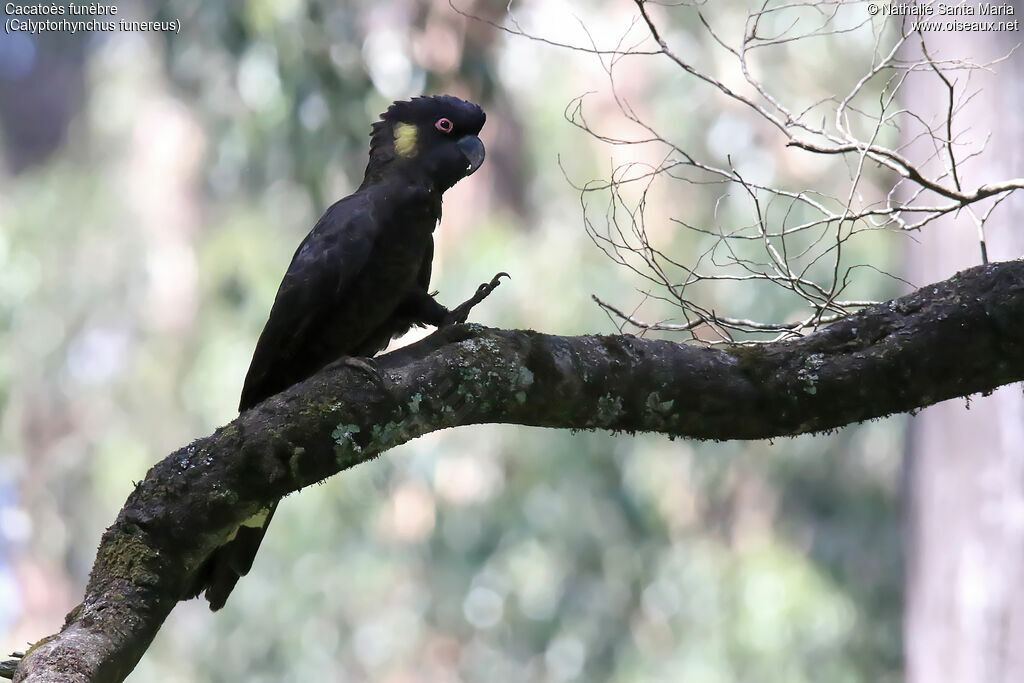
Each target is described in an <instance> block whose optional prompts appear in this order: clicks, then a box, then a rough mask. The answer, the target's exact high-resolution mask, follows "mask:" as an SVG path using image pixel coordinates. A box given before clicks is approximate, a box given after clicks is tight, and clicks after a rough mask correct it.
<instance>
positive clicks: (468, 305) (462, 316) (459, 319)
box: [441, 272, 512, 327]
mask: <svg viewBox="0 0 1024 683" xmlns="http://www.w3.org/2000/svg"><path fill="white" fill-rule="evenodd" d="M503 277H507V278H509V279H511V278H512V276H511V275H509V274H508V273H506V272H501V273H498V274H497V275H495V276H494V277H492V278H491V281H490V282H484V283H483V284H481V285H480V286H479V287H477V288H476V293H475V294H473V296H472V297H471V298H470V299H469V300H468V301H464V302H463V303H462V304H460V305H459V306H457V307H455V308H453V309H452V310H451V311H449V313H448V315H447V316H446V317H445V320H444V321H443V322H442V323H441V326H442V327H446V326H448V325H456V324H459V323H464V322H466V319H467V318H468V317H469V312H470V311H471V310H472V309H473V307H474V306H476V305H477V304H478V303H480V302H481V301H483V300H484V299H486V298H487V297H488V296H489V295H490V293H491V292H493V291H494V289H495V288H496V287H497V286H498V285H500V284H501V278H503Z"/></svg>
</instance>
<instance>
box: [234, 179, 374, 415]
mask: <svg viewBox="0 0 1024 683" xmlns="http://www.w3.org/2000/svg"><path fill="white" fill-rule="evenodd" d="M376 227H377V223H376V221H375V217H374V215H373V212H372V210H371V207H370V204H369V202H366V201H360V197H359V196H358V195H353V196H351V197H347V198H346V199H343V200H341V201H339V202H337V203H336V204H334V205H333V206H331V208H329V209H328V210H327V211H326V212H325V213H324V215H323V217H322V218H321V219H320V220H319V221H318V222H317V224H316V226H314V227H313V230H311V231H310V233H309V234H308V235H307V236H306V238H305V239H304V240H303V241H302V244H300V245H299V248H298V249H297V250H296V251H295V255H294V256H293V257H292V262H291V264H290V265H289V266H288V271H287V272H286V273H285V276H284V279H283V280H282V281H281V287H280V288H279V289H278V291H277V297H276V298H275V299H274V305H273V307H272V308H271V310H270V316H269V318H268V320H267V324H266V326H265V327H264V328H263V332H262V333H261V334H260V338H259V341H258V342H256V350H255V351H254V352H253V356H252V363H251V364H250V365H249V372H248V373H247V374H246V377H245V384H244V385H243V387H242V397H241V401H240V404H239V411H242V410H246V409H248V408H251V407H252V406H254V405H256V404H257V403H260V402H261V401H263V400H264V399H266V398H268V397H269V396H272V395H274V394H276V393H278V392H280V391H283V390H284V389H286V388H288V387H289V386H291V385H292V384H294V383H296V382H299V381H301V380H303V379H305V377H306V375H307V374H308V373H309V372H311V370H310V369H309V368H308V362H309V359H308V358H306V357H303V354H304V353H307V352H308V348H309V342H310V336H311V335H314V334H316V333H317V332H318V331H319V330H321V329H323V327H324V325H325V324H326V321H327V320H329V318H330V316H331V314H332V312H333V311H335V310H337V305H338V301H339V299H340V298H341V297H342V296H343V294H344V292H345V290H346V289H347V287H348V285H349V284H350V283H351V282H352V280H353V279H354V278H355V277H356V276H357V275H358V274H359V272H360V271H361V270H362V269H363V267H364V266H365V265H366V263H367V261H368V259H369V256H370V252H371V251H372V249H373V245H374V241H375V239H376V236H377V230H376ZM316 369H318V368H312V370H314V371H315V370H316Z"/></svg>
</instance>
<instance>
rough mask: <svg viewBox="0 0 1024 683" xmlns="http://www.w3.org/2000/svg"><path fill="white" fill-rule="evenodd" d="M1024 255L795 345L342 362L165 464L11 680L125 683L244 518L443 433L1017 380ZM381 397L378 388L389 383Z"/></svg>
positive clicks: (474, 329)
mask: <svg viewBox="0 0 1024 683" xmlns="http://www.w3.org/2000/svg"><path fill="white" fill-rule="evenodd" d="M1022 321H1024V262H1020V261H1014V262H1009V263H1002V264H995V265H989V266H984V267H978V268H974V269H972V270H968V271H965V272H963V273H960V274H959V275H957V276H956V277H954V278H952V279H950V280H947V281H944V282H941V283H937V284H935V285H929V286H927V287H924V288H923V289H921V290H918V291H917V292H914V293H913V294H910V295H908V296H905V297H903V298H901V299H897V300H894V301H892V302H889V303H888V304H884V305H880V306H876V307H873V308H871V309H867V310H865V311H863V312H861V313H859V314H857V315H855V316H853V317H851V318H848V319H846V320H843V321H840V322H838V323H836V324H834V325H832V326H830V327H828V328H827V329H825V330H822V331H820V332H817V333H815V334H813V335H810V336H808V337H805V338H803V339H800V340H796V341H791V342H784V343H775V344H767V345H763V346H756V347H742V348H740V347H736V348H701V347H696V346H686V345H680V344H676V343H672V342H669V341H658V340H645V339H638V338H636V337H631V336H581V337H559V336H552V335H546V334H541V333H538V332H532V331H523V330H496V329H487V328H482V327H479V326H476V325H459V326H455V327H450V328H447V329H444V330H442V331H439V332H437V333H435V334H434V335H432V336H430V337H428V338H427V339H425V340H424V341H422V342H420V343H418V344H415V345H412V346H410V347H406V348H404V349H400V350H398V351H396V352H394V353H390V354H388V355H386V356H382V357H381V358H379V359H377V365H378V367H379V369H380V372H381V375H382V377H383V379H384V382H383V383H381V382H375V381H373V378H372V377H369V376H368V374H367V373H366V371H365V370H360V369H358V368H355V367H353V366H351V365H346V364H344V363H336V364H334V365H332V366H330V367H328V368H326V369H325V370H323V371H322V372H320V373H319V374H318V375H316V376H315V377H312V378H311V379H309V380H308V381H306V382H303V383H302V384H299V385H297V386H295V387H292V388H291V389H289V390H288V391H286V392H284V393H283V394H281V395H279V396H276V397H274V398H272V399H270V400H268V401H266V402H265V403H263V404H262V405H260V406H258V407H257V408H255V409H253V410H251V411H248V412H246V413H244V414H242V415H240V416H239V417H238V418H237V419H235V420H234V421H232V422H231V423H230V424H228V425H226V426H224V427H222V428H220V429H218V430H217V431H216V432H214V433H213V434H212V435H210V436H207V437H205V438H202V439H199V440H197V441H195V442H194V443H192V444H190V445H188V446H185V447H184V448H182V449H180V450H178V451H177V452H175V453H172V454H171V455H169V456H167V457H166V458H165V459H164V460H162V461H161V462H159V463H158V464H156V465H155V466H154V467H153V468H152V469H151V470H150V471H149V473H148V474H147V476H146V478H145V480H144V481H142V482H141V483H140V484H138V486H137V487H136V489H135V491H134V492H133V493H132V494H131V495H130V496H129V497H128V500H127V502H126V503H125V505H124V508H123V509H122V510H121V512H120V514H119V515H118V517H117V519H116V520H115V521H114V524H113V525H112V526H111V527H110V528H109V529H108V530H107V531H106V533H104V535H103V538H102V541H101V543H100V547H99V550H98V551H97V556H96V562H95V565H94V566H93V570H92V574H91V576H90V578H89V582H88V585H87V586H86V590H85V597H84V599H83V601H82V603H81V604H80V605H79V606H78V607H76V608H75V609H74V610H72V611H71V613H70V614H68V616H67V620H66V622H65V625H64V627H63V628H62V630H61V631H60V632H59V633H57V634H55V635H53V636H50V637H49V638H47V639H44V640H43V641H40V642H39V643H38V644H37V645H36V646H35V647H33V648H32V649H31V650H30V651H29V652H28V653H27V654H26V655H25V656H24V657H23V658H22V659H21V661H20V663H18V665H17V671H16V673H15V675H14V680H16V681H30V682H32V683H40V682H43V681H61V682H62V683H66V682H72V683H74V682H85V681H103V682H108V681H122V680H123V679H124V678H125V677H126V676H127V675H128V673H129V672H130V671H131V670H132V669H133V668H134V666H135V665H136V663H137V662H138V661H139V659H140V658H141V657H142V655H143V653H144V652H145V651H146V649H147V647H148V646H149V643H150V642H151V641H152V639H153V637H154V636H155V635H156V633H157V631H158V630H159V628H160V626H161V624H162V623H163V621H164V619H165V618H166V617H167V615H168V614H169V613H170V611H171V609H172V608H173V607H174V605H175V604H176V603H177V602H178V600H179V596H181V595H182V592H183V591H184V589H185V586H186V585H187V584H188V578H189V572H190V571H192V570H193V569H194V568H195V567H196V566H197V565H198V563H199V562H200V560H201V559H202V558H203V557H204V556H205V555H206V554H207V553H208V552H210V551H211V550H212V549H213V548H214V547H216V546H217V545H219V544H220V543H222V542H223V540H224V539H225V537H227V536H228V535H229V534H231V533H232V531H233V530H234V529H235V528H236V527H237V525H238V524H239V523H241V522H242V521H243V520H245V519H247V518H248V517H250V516H251V515H253V514H254V513H256V512H257V511H258V510H259V509H261V508H262V507H264V506H266V505H267V504H269V503H270V502H272V501H274V500H277V499H278V498H280V497H282V496H284V495H286V494H288V493H291V492H293V491H297V490H298V489H301V488H302V487H304V486H308V485H309V484H312V483H314V482H317V481H320V480H322V479H324V478H326V477H329V476H331V475H333V474H337V473H338V472H340V471H341V470H344V469H347V468H349V467H352V466H353V465H356V464H359V463H361V462H364V461H366V460H369V459H371V458H374V457H376V456H377V455H379V454H380V453H382V452H383V451H385V450H387V449H389V448H391V447H393V446H396V445H399V444H401V443H404V442H406V441H409V440H410V439H413V438H415V437H417V436H420V435H422V434H425V433H427V432H431V431H434V430H437V429H442V428H445V427H455V426H459V425H468V424H478V423H487V422H500V423H515V424H523V425H535V426H544V427H557V428H569V429H608V430H615V431H627V432H635V431H650V432H659V433H662V434H666V435H669V436H675V437H688V438H696V439H757V438H766V437H775V436H789V435H794V434H801V433H805V432H814V431H821V430H827V429H832V428H835V427H839V426H841V425H845V424H850V423H854V422H859V421H862V420H866V419H870V418H875V417H881V416H883V415H889V414H892V413H899V412H906V411H911V410H914V409H917V408H921V407H923V406H927V405H929V404H932V403H936V402H938V401H942V400H944V399H948V398H952V397H955V396H964V395H967V394H971V393H974V392H979V391H980V392H985V391H991V390H992V389H995V388H996V387H999V386H1001V385H1004V384H1007V383H1010V382H1014V381H1018V380H1021V379H1022V378H1024V323H1022ZM385 387H386V391H385Z"/></svg>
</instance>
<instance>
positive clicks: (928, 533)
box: [904, 0, 1024, 683]
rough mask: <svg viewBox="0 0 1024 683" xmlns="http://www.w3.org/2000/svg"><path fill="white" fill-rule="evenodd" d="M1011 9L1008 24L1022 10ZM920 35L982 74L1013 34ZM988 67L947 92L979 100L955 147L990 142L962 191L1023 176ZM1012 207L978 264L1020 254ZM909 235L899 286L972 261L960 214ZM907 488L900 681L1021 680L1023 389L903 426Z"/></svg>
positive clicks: (977, 256) (926, 76)
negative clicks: (913, 238)
mask: <svg viewBox="0 0 1024 683" xmlns="http://www.w3.org/2000/svg"><path fill="white" fill-rule="evenodd" d="M1014 4H1015V9H1016V16H1020V14H1021V13H1022V12H1024V1H1022V0H1017V2H1015V3H1014ZM926 37H927V39H928V44H929V51H930V52H932V56H937V57H946V56H948V57H954V56H959V57H962V58H965V59H968V60H970V61H974V62H976V63H985V62H988V61H990V60H992V59H995V58H997V57H999V56H1001V55H1003V54H1006V53H1007V52H1009V51H1010V50H1011V49H1012V48H1013V47H1014V45H1015V44H1016V43H1017V42H1018V41H1019V39H1020V34H1018V33H1012V32H1003V33H931V34H927V36H926ZM908 56H913V55H908ZM993 69H994V71H995V73H992V72H981V71H979V72H975V73H974V74H973V75H972V77H971V80H970V82H969V83H968V82H966V79H965V78H964V75H963V74H961V76H960V78H959V81H957V82H955V88H956V90H957V94H958V97H960V96H963V95H964V93H970V92H972V91H974V90H978V94H977V96H976V97H975V98H974V99H973V100H972V101H971V102H970V103H969V104H968V105H967V106H966V107H965V108H964V109H963V110H962V111H961V112H960V113H959V114H958V116H957V118H956V119H955V123H956V124H957V125H955V127H954V131H953V133H954V137H956V135H957V134H958V133H961V132H964V131H966V132H965V133H964V137H963V140H964V141H967V140H970V149H977V147H978V146H979V145H980V144H981V143H983V142H984V135H985V132H986V131H991V132H992V139H991V143H990V144H989V145H988V147H987V149H986V150H985V152H984V154H982V155H981V156H979V157H977V158H975V159H972V160H970V161H969V162H967V163H966V164H964V166H962V167H961V177H965V176H966V177H970V178H972V181H971V182H972V183H976V182H984V181H987V180H993V179H997V178H1010V177H1019V176H1021V175H1024V173H1022V166H1024V164H1022V162H1024V121H1022V120H1021V117H1020V112H1021V110H1022V104H1024V102H1022V100H1024V80H1022V79H1024V59H1022V57H1021V55H1020V54H1019V53H1017V54H1014V55H1013V56H1012V57H1011V59H1010V60H1008V61H1006V62H1003V63H1001V64H997V65H995V66H994V67H993ZM997 79H998V80H997ZM908 85H909V87H908V88H907V89H906V90H904V95H905V97H906V100H905V102H904V105H905V106H907V107H911V108H913V109H914V110H915V111H918V112H922V113H924V112H927V113H928V114H934V115H935V116H936V117H938V116H941V115H942V114H943V113H944V112H945V108H946V106H947V104H948V99H947V98H948V90H947V89H946V87H945V86H944V85H943V83H942V82H941V81H940V80H939V78H938V77H937V76H936V75H935V74H934V73H930V72H920V73H917V74H915V75H914V77H913V78H911V79H910V82H909V84H908ZM935 120H939V119H937V118H936V119H935ZM904 134H905V135H907V136H908V137H909V135H911V133H910V132H909V131H904ZM933 151H934V150H933V149H932V148H931V147H930V146H928V145H923V144H920V143H915V145H913V146H912V147H911V148H910V150H909V151H908V153H909V154H910V155H911V157H912V158H913V157H914V156H917V157H919V158H925V157H926V156H928V155H930V154H932V153H933ZM960 156H961V158H962V157H963V156H966V149H963V148H962V150H961V152H960ZM933 167H934V165H933ZM1022 206H1024V202H1022V201H1021V200H1020V198H1019V197H1016V196H1015V197H1014V198H1013V199H1011V200H1009V201H1008V202H1006V203H1005V205H1004V206H1002V207H1001V208H1000V209H998V210H997V213H996V214H995V217H994V219H993V220H992V221H991V222H990V223H989V224H988V226H987V229H986V236H987V242H988V253H989V259H990V260H992V261H999V260H1006V259H1013V258H1019V257H1020V256H1021V255H1022V254H1024V235H1022V234H1021V231H1020V229H1019V226H1014V225H1013V224H1012V223H1013V222H1014V218H1012V217H1013V216H1014V215H1018V216H1019V215H1020V210H1021V208H1022ZM916 237H917V238H918V239H919V240H920V243H918V244H910V245H908V249H907V251H908V259H907V277H908V279H909V280H910V281H911V282H914V283H924V282H931V281H932V280H935V279H941V278H942V277H948V276H949V274H951V273H953V272H956V271H957V270H959V269H962V268H965V267H968V266H971V265H976V264H978V263H980V262H981V253H980V248H979V241H978V237H977V229H976V227H975V225H974V223H973V221H972V220H971V217H970V216H969V215H967V214H961V215H959V216H956V217H954V218H953V219H952V220H944V221H941V222H940V223H938V224H935V223H933V224H932V225H931V226H929V227H928V228H927V229H926V230H925V232H924V233H923V234H920V235H918V236H916ZM965 456H967V457H965ZM906 487H907V494H908V495H907V497H906V500H907V513H908V514H907V520H908V529H907V532H908V533H907V537H908V543H907V569H906V579H905V596H906V597H905V600H906V610H905V616H904V651H905V654H906V668H907V677H906V679H907V681H908V682H909V683H926V682H927V683H994V682H996V681H1024V592H1021V591H1020V590H1019V588H1018V586H1019V584H1020V580H1021V576H1024V395H1022V393H1021V386H1020V385H1017V384H1015V385H1010V386H1005V387H1003V388H1001V389H999V390H998V391H996V392H994V393H992V394H991V395H990V396H987V397H977V398H974V399H972V400H971V401H970V402H969V403H968V402H966V401H964V400H963V399H956V400H951V401H946V402H944V403H940V404H938V405H935V406H932V407H930V408H928V409H926V410H925V411H923V412H922V413H921V414H920V415H918V416H917V417H916V418H915V419H913V420H912V421H911V423H910V432H909V440H908V447H907V457H906Z"/></svg>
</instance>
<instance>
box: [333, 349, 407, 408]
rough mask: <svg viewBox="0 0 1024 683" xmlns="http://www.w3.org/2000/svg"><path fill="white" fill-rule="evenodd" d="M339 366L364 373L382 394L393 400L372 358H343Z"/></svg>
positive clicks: (392, 395)
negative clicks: (345, 366)
mask: <svg viewBox="0 0 1024 683" xmlns="http://www.w3.org/2000/svg"><path fill="white" fill-rule="evenodd" d="M341 364H342V365H347V366H348V367H350V368H355V369H356V370H360V371H362V372H364V373H366V376H367V377H369V378H370V381H371V382H373V383H374V384H375V385H376V386H377V388H378V389H380V390H381V391H382V392H384V394H386V395H387V396H390V397H391V398H394V394H393V393H392V391H391V387H389V386H388V384H387V382H385V381H384V376H383V375H382V374H380V368H378V367H377V364H376V363H375V362H374V361H373V359H372V358H359V357H357V356H345V357H344V358H342V359H341Z"/></svg>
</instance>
